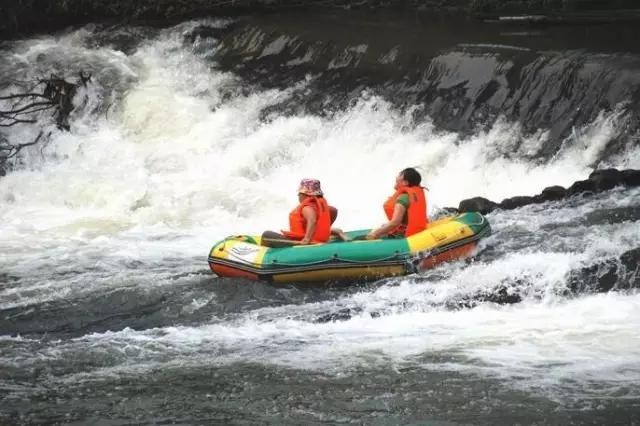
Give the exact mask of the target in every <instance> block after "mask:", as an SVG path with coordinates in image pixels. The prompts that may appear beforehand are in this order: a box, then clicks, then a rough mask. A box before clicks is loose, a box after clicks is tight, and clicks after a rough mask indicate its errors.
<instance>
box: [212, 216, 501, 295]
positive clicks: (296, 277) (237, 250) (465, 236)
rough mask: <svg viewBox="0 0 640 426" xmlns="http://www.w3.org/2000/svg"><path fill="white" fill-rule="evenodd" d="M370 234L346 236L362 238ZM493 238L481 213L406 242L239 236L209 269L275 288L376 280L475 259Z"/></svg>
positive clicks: (435, 225)
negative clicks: (277, 241)
mask: <svg viewBox="0 0 640 426" xmlns="http://www.w3.org/2000/svg"><path fill="white" fill-rule="evenodd" d="M368 232H369V230H368V229H365V230H359V231H350V232H347V235H348V236H349V237H350V238H355V237H358V236H364V235H366V234H367V233H368ZM490 233H491V227H490V226H489V222H487V220H486V219H485V218H484V217H483V216H482V215H481V214H480V213H462V214H460V215H458V216H452V217H446V218H442V219H439V220H437V221H434V222H431V223H430V224H429V226H428V227H427V229H425V230H424V231H422V232H420V233H418V234H415V235H412V236H410V237H408V238H388V239H379V240H356V241H340V240H332V241H329V242H327V243H324V244H313V245H303V246H302V245H298V246H291V247H283V248H272V247H265V246H262V245H260V237H259V236H249V235H236V236H231V237H227V238H225V239H224V240H222V241H220V242H218V243H217V244H216V245H214V246H213V248H212V249H211V252H210V253H209V266H210V267H211V270H212V271H213V272H214V273H215V274H217V275H219V276H221V277H244V278H249V279H253V280H264V281H270V282H275V283H288V282H301V281H316V282H320V281H334V280H351V279H375V278H382V277H388V276H397V275H407V274H412V273H416V272H421V271H424V270H426V269H429V268H433V267H434V266H436V265H438V264H440V263H442V262H446V261H452V260H458V259H462V258H465V257H468V256H470V255H472V254H473V252H474V249H475V248H476V246H477V244H478V241H479V240H480V239H481V238H483V237H486V236H487V235H489V234H490Z"/></svg>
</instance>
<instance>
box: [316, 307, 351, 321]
mask: <svg viewBox="0 0 640 426" xmlns="http://www.w3.org/2000/svg"><path fill="white" fill-rule="evenodd" d="M357 314H358V312H352V310H351V309H349V308H345V309H340V310H339V311H337V312H330V313H328V314H325V315H321V316H320V317H318V318H316V320H315V322H317V323H325V322H335V321H347V320H349V319H351V317H352V316H353V315H357Z"/></svg>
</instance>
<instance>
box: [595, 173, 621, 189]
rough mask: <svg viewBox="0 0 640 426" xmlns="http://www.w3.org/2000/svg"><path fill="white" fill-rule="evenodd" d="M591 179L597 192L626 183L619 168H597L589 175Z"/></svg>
mask: <svg viewBox="0 0 640 426" xmlns="http://www.w3.org/2000/svg"><path fill="white" fill-rule="evenodd" d="M589 180H590V181H591V182H593V188H594V191H596V192H602V191H608V190H609V189H612V188H615V187H616V186H618V185H622V184H623V183H624V182H623V179H622V173H621V172H620V170H617V169H602V170H596V171H595V172H593V173H591V174H590V175H589Z"/></svg>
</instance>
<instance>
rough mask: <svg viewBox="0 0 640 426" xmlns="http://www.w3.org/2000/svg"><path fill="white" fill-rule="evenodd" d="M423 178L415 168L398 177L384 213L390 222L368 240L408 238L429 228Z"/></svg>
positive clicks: (368, 236)
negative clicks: (384, 237) (422, 184)
mask: <svg viewBox="0 0 640 426" xmlns="http://www.w3.org/2000/svg"><path fill="white" fill-rule="evenodd" d="M421 181H422V177H421V176H420V173H418V171H417V170H415V169H413V168H407V169H404V170H402V171H401V172H400V174H398V176H397V177H396V183H395V185H394V189H395V192H394V194H393V195H392V196H391V197H389V199H387V201H386V202H385V203H384V205H383V208H384V212H385V214H386V216H387V219H389V222H387V223H386V224H384V225H382V226H381V227H379V228H378V229H375V230H373V231H371V232H370V233H369V234H368V235H367V239H376V238H380V237H381V236H384V235H388V236H390V237H394V238H406V237H410V236H411V235H414V234H417V233H418V232H421V231H423V230H425V229H426V228H427V225H428V222H429V219H428V218H427V199H426V196H425V193H424V188H423V187H422V186H420V182H421Z"/></svg>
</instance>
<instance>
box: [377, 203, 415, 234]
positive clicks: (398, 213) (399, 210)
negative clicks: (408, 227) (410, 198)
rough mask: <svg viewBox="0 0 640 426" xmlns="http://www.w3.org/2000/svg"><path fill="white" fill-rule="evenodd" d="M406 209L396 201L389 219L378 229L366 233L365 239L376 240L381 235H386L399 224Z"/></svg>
mask: <svg viewBox="0 0 640 426" xmlns="http://www.w3.org/2000/svg"><path fill="white" fill-rule="evenodd" d="M406 211H407V208H406V207H405V206H403V205H402V204H400V203H396V205H395V206H394V207H393V216H391V220H390V221H389V222H387V223H385V224H384V225H382V226H381V227H380V228H378V229H374V230H373V231H371V232H369V233H368V234H367V240H376V239H378V238H380V237H382V236H383V235H387V234H388V233H389V232H391V231H393V230H394V229H395V228H397V227H398V226H400V224H401V223H402V218H403V217H404V213H405V212H406Z"/></svg>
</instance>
